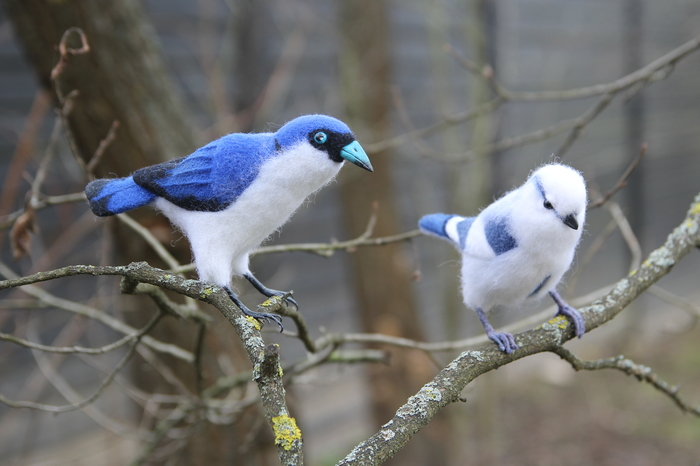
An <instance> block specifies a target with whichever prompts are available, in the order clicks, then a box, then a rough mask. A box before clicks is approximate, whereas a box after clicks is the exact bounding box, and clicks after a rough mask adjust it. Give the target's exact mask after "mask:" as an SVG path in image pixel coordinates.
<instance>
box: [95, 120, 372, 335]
mask: <svg viewBox="0 0 700 466" xmlns="http://www.w3.org/2000/svg"><path fill="white" fill-rule="evenodd" d="M345 160H347V161H349V162H351V163H353V164H355V165H357V166H359V167H362V168H364V169H366V170H369V171H373V169H372V165H371V164H370V161H369V158H368V157H367V154H366V153H365V151H364V150H363V149H362V146H360V144H359V143H358V142H357V141H356V140H355V136H354V135H353V133H352V131H350V128H348V127H347V125H345V123H343V122H341V121H339V120H337V119H335V118H333V117H330V116H325V115H305V116H301V117H298V118H296V119H294V120H292V121H290V122H288V123H287V124H285V125H284V126H282V127H281V128H280V129H279V130H277V132H275V133H257V134H247V133H246V134H244V133H234V134H229V135H227V136H224V137H222V138H220V139H217V140H216V141H213V142H210V143H209V144H207V145H206V146H204V147H202V148H200V149H198V150H196V151H195V152H194V153H192V154H191V155H189V156H187V157H183V158H180V159H175V160H171V161H168V162H164V163H161V164H158V165H153V166H150V167H146V168H142V169H140V170H137V171H136V172H134V174H133V175H131V176H129V177H127V178H119V179H100V180H95V181H93V182H91V183H90V184H88V185H87V187H86V188H85V192H86V194H87V198H88V200H89V202H90V207H91V208H92V210H93V212H94V213H95V214H96V215H98V216H107V215H114V214H119V213H122V212H126V211H127V210H131V209H135V208H137V207H141V206H143V205H146V204H150V203H154V204H155V207H156V208H157V209H158V210H160V211H161V212H163V213H164V214H165V215H166V216H167V217H168V218H169V219H170V221H171V222H172V223H173V224H174V225H175V226H176V227H177V228H179V229H180V230H181V231H182V232H183V233H184V234H185V236H187V238H188V239H189V241H190V245H191V246H192V253H193V255H194V261H195V265H196V266H197V272H198V274H199V278H200V279H201V280H204V281H206V282H210V283H214V284H216V285H218V286H220V287H222V288H224V289H225V290H226V291H227V292H228V294H229V296H230V297H231V300H233V302H234V303H235V304H236V305H237V306H238V307H239V308H240V309H241V310H242V311H243V312H244V313H245V314H247V315H249V316H252V317H255V318H257V319H261V320H266V321H267V322H269V320H270V319H272V320H274V321H275V322H277V323H278V324H279V326H280V330H281V329H282V321H281V319H280V317H279V316H277V315H275V314H268V313H260V312H253V311H251V310H249V309H248V308H246V307H245V306H244V305H243V303H242V302H241V301H240V299H238V297H237V296H236V295H235V294H234V293H233V291H232V290H231V279H232V277H233V276H234V275H242V276H244V277H245V278H246V279H247V280H248V281H249V282H250V283H251V284H252V285H253V286H254V287H255V288H256V289H257V290H258V291H259V292H260V293H262V294H264V295H265V296H267V297H271V296H282V295H284V294H285V293H283V292H281V291H276V290H271V289H269V288H267V287H265V286H264V285H263V284H262V283H260V281H258V280H257V279H256V278H255V277H254V276H253V274H252V273H251V272H250V270H249V269H248V256H249V254H250V252H251V251H252V250H253V249H255V248H256V247H258V246H259V245H260V243H262V242H263V241H264V240H265V238H267V237H268V236H270V234H272V233H273V232H274V231H275V230H277V229H278V228H279V227H280V226H282V225H283V224H284V223H285V222H287V220H288V219H289V218H290V217H291V215H292V214H293V213H294V211H295V210H296V209H297V208H298V207H299V206H300V205H301V204H302V202H304V200H305V199H306V198H307V197H309V195H311V194H312V193H314V192H316V191H318V190H319V189H321V188H322V187H323V186H324V185H326V184H328V183H329V182H330V181H331V180H332V179H333V178H334V177H335V176H336V175H337V174H338V171H339V170H340V168H341V167H342V166H343V162H344V161H345ZM287 300H288V301H289V302H290V303H292V304H294V305H295V306H296V305H297V304H296V302H295V301H294V299H292V298H287Z"/></svg>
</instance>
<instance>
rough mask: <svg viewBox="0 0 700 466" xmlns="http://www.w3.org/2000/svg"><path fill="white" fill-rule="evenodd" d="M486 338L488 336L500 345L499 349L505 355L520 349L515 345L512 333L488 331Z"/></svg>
mask: <svg viewBox="0 0 700 466" xmlns="http://www.w3.org/2000/svg"><path fill="white" fill-rule="evenodd" d="M486 336H488V337H489V338H490V339H491V340H493V342H494V343H496V344H497V345H498V349H500V350H501V351H503V352H504V353H508V354H512V353H513V351H515V350H516V349H518V348H519V346H518V345H517V344H516V343H515V338H514V337H513V335H512V334H511V333H507V332H496V331H494V330H492V331H490V332H489V331H487V332H486Z"/></svg>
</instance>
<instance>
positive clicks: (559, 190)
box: [446, 164, 587, 311]
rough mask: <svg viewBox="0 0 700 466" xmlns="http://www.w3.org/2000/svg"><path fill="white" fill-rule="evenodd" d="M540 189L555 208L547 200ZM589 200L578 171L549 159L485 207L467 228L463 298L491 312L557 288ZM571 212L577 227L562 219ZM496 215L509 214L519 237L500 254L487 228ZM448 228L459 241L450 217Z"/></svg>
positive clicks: (510, 224) (510, 225) (512, 229)
mask: <svg viewBox="0 0 700 466" xmlns="http://www.w3.org/2000/svg"><path fill="white" fill-rule="evenodd" d="M536 179H538V180H539V184H538V183H537V182H536ZM541 191H544V193H545V195H546V200H547V201H549V202H550V203H551V205H552V206H553V209H547V208H546V207H545V206H544V205H543V195H542V192H541ZM586 205H587V200H586V185H585V182H584V180H583V177H582V176H581V175H580V173H579V172H577V171H576V170H574V169H573V168H571V167H568V166H566V165H560V164H550V165H545V166H543V167H541V168H539V169H538V170H537V171H535V172H534V173H532V174H531V176H530V178H528V181H527V182H526V183H525V184H523V185H522V186H521V187H519V188H517V189H515V190H513V191H511V192H509V193H508V194H506V195H505V196H503V197H502V198H500V199H499V200H497V201H496V202H494V203H493V204H491V205H489V206H488V207H487V208H486V209H484V210H483V211H482V212H481V213H480V214H479V216H478V217H477V218H476V220H475V221H474V223H473V224H472V226H471V228H470V229H469V233H468V235H467V238H466V241H465V247H464V250H463V251H462V277H461V282H462V295H463V297H464V303H465V304H466V305H467V306H468V307H470V308H472V309H476V308H477V307H480V308H481V309H483V310H484V311H489V310H490V309H492V308H493V307H495V306H499V305H503V306H511V305H518V304H521V303H522V302H523V301H524V300H525V299H526V298H530V297H531V298H538V297H541V296H542V295H544V294H546V293H547V292H549V291H550V290H554V289H555V288H556V286H557V284H558V283H559V282H560V280H561V278H562V276H563V275H564V273H565V272H566V271H567V270H568V269H569V267H570V266H571V262H572V261H573V258H574V252H575V250H576V246H577V245H578V243H579V240H580V239H581V233H582V231H583V226H584V223H585V220H586ZM570 214H573V215H574V217H575V218H576V220H577V221H578V229H576V230H574V229H572V228H570V227H569V226H567V225H565V224H564V222H563V220H564V218H565V217H566V216H567V215H570ZM493 216H499V217H505V218H507V219H508V230H509V233H510V235H512V236H513V238H515V240H516V242H517V247H515V248H514V249H512V250H510V251H508V252H506V253H504V254H500V255H496V254H495V253H494V251H493V249H492V248H491V246H490V245H489V243H488V241H487V239H486V235H485V231H484V222H485V221H486V219H488V218H493ZM453 221H454V219H453ZM452 230H454V227H452ZM446 233H447V234H448V235H449V236H450V237H451V238H452V240H453V241H457V242H458V239H457V235H456V231H451V226H450V225H449V222H448V225H446ZM453 235H454V236H453ZM547 276H549V277H550V278H549V279H548V280H547V282H546V283H545V284H544V286H542V287H541V288H540V289H539V290H538V291H537V292H536V293H534V294H533V292H534V291H535V290H536V289H537V287H538V286H539V285H540V284H541V283H542V282H543V279H544V278H545V277H547Z"/></svg>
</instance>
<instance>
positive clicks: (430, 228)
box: [418, 214, 476, 249]
mask: <svg viewBox="0 0 700 466" xmlns="http://www.w3.org/2000/svg"><path fill="white" fill-rule="evenodd" d="M453 219H454V221H453V223H454V228H448V223H449V222H450V220H453ZM474 220H476V217H460V216H459V215H449V214H430V215H426V216H424V217H422V218H421V219H420V220H419V221H418V226H419V227H420V229H421V230H422V231H423V232H424V233H428V234H431V235H434V236H438V237H440V238H444V239H446V240H448V241H450V242H451V243H452V244H454V245H455V246H456V247H458V248H459V249H464V245H465V243H466V241H467V235H468V234H469V229H470V228H471V226H472V224H473V223H474Z"/></svg>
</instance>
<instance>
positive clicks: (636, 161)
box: [588, 142, 647, 210]
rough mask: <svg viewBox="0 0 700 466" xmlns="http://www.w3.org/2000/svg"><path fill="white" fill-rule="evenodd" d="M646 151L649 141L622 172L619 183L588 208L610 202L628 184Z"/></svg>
mask: <svg viewBox="0 0 700 466" xmlns="http://www.w3.org/2000/svg"><path fill="white" fill-rule="evenodd" d="M646 152H647V143H646V142H645V143H644V144H642V148H641V150H640V151H639V154H638V155H637V157H635V158H634V160H633V161H632V163H631V164H630V165H629V166H628V167H627V169H626V170H625V171H624V172H623V173H622V175H621V176H620V179H619V180H617V183H615V184H614V185H613V187H612V188H610V190H609V191H608V192H607V193H605V196H603V197H599V198H598V199H597V200H595V201H593V202H591V203H590V204H588V209H589V210H590V209H595V208H596V207H600V206H602V205H603V204H605V203H606V202H608V201H609V200H610V198H611V197H613V196H614V195H615V194H617V192H618V191H619V190H621V189H622V188H624V187H625V186H627V179H628V178H629V177H630V175H631V174H632V172H633V171H634V169H635V168H637V165H639V162H640V161H641V160H642V157H643V156H644V154H646Z"/></svg>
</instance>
